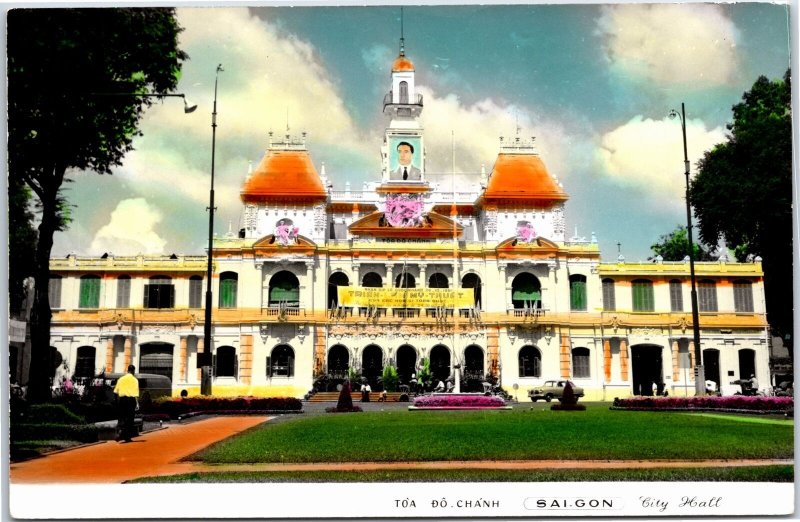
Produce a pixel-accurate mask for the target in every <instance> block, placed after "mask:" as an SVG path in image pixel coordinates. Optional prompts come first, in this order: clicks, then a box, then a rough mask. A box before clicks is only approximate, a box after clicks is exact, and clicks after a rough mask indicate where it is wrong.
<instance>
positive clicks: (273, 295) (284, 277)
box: [269, 270, 300, 308]
mask: <svg viewBox="0 0 800 522" xmlns="http://www.w3.org/2000/svg"><path fill="white" fill-rule="evenodd" d="M281 303H283V304H284V305H285V306H287V307H289V308H298V307H299V306H300V281H298V280H297V276H295V275H294V274H293V273H291V272H289V271H287V270H282V271H280V272H278V273H277V274H275V275H274V276H272V279H270V280H269V306H279V305H280V304H281Z"/></svg>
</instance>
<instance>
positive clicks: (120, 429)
mask: <svg viewBox="0 0 800 522" xmlns="http://www.w3.org/2000/svg"><path fill="white" fill-rule="evenodd" d="M135 371H136V367H135V366H134V365H132V364H131V365H129V366H128V373H126V374H125V375H123V376H122V377H120V378H119V380H117V385H116V386H114V393H115V394H116V395H117V419H118V420H117V442H119V441H121V440H124V441H125V442H131V439H132V438H133V437H135V436H136V435H138V434H139V433H138V431H137V430H136V426H135V424H134V418H135V417H136V409H137V408H138V407H139V402H138V399H139V380H138V379H136V377H135V376H134V375H133V372H135Z"/></svg>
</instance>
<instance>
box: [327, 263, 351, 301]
mask: <svg viewBox="0 0 800 522" xmlns="http://www.w3.org/2000/svg"><path fill="white" fill-rule="evenodd" d="M349 284H350V279H348V277H347V274H345V273H344V272H334V273H332V274H331V276H330V277H329V278H328V309H332V308H336V307H337V306H339V290H338V288H339V287H340V286H347V285H349Z"/></svg>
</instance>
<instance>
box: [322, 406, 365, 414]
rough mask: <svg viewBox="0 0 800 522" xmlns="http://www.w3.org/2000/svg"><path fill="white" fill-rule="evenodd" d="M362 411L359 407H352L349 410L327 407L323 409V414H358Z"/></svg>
mask: <svg viewBox="0 0 800 522" xmlns="http://www.w3.org/2000/svg"><path fill="white" fill-rule="evenodd" d="M361 411H364V410H362V409H361V406H353V407H351V408H350V409H340V408H339V407H338V406H329V407H327V408H325V413H358V412H361Z"/></svg>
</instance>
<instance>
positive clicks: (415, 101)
mask: <svg viewBox="0 0 800 522" xmlns="http://www.w3.org/2000/svg"><path fill="white" fill-rule="evenodd" d="M406 98H407V99H406V100H405V101H400V102H398V103H394V102H393V101H392V99H393V91H389V93H388V94H387V95H386V96H384V97H383V107H384V109H385V108H386V106H387V105H419V106H420V107H421V106H422V95H421V94H417V95H416V96H407V97H406Z"/></svg>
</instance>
